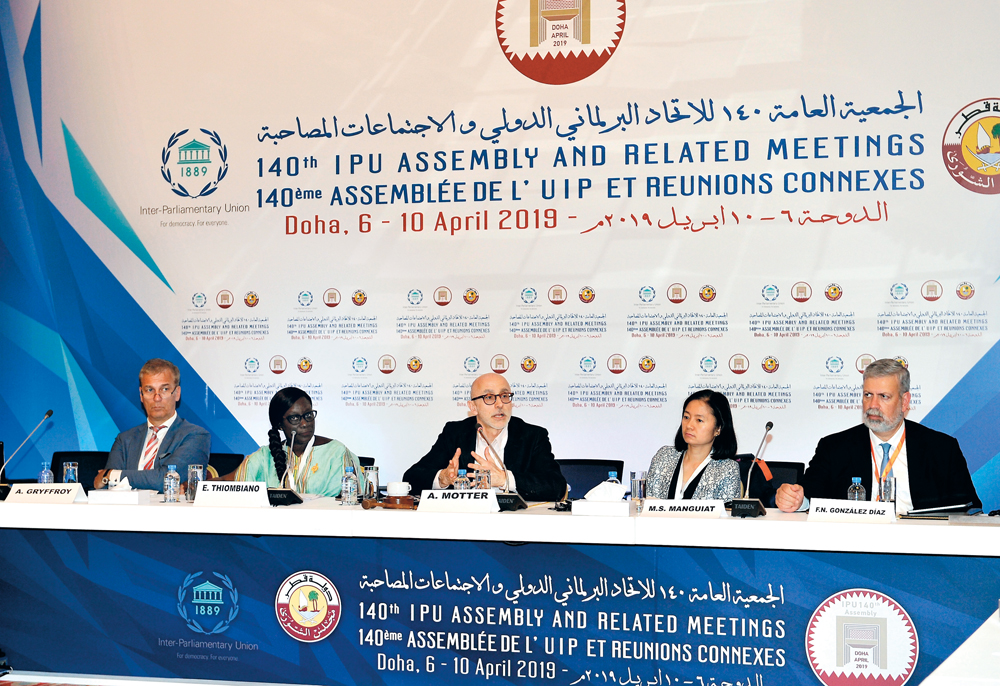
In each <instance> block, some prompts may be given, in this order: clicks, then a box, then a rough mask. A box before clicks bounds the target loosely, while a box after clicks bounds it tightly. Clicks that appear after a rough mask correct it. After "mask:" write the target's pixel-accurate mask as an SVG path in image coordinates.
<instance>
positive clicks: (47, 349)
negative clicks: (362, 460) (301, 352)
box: [0, 3, 255, 478]
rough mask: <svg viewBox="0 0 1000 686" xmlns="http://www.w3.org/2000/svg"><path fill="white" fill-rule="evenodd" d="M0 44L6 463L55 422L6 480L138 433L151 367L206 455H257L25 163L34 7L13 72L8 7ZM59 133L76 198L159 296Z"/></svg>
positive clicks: (34, 70)
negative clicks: (163, 374)
mask: <svg viewBox="0 0 1000 686" xmlns="http://www.w3.org/2000/svg"><path fill="white" fill-rule="evenodd" d="M0 32H2V37H3V47H4V50H3V52H2V53H0V60H2V64H0V68H2V73H3V74H5V75H9V78H2V79H0V227H2V228H0V360H2V365H3V372H2V374H0V438H2V439H3V440H5V442H6V452H7V454H8V456H9V455H10V453H11V452H12V451H13V449H14V448H15V447H16V446H17V445H18V444H19V443H20V442H21V441H22V440H23V439H24V437H25V436H27V434H28V432H30V431H31V429H32V428H34V426H35V425H36V424H37V423H38V422H39V420H41V418H42V415H43V414H44V412H45V411H46V410H47V409H52V410H54V416H53V417H52V419H50V420H49V421H48V422H46V423H45V425H44V426H43V427H42V428H41V429H39V431H38V432H37V433H36V434H35V436H34V437H33V438H32V440H31V441H30V442H29V443H28V444H27V445H25V447H24V448H23V449H22V450H21V452H20V453H19V455H18V457H17V459H16V461H14V462H13V463H12V464H11V465H10V466H9V467H8V474H9V475H10V476H11V477H12V478H27V477H31V476H33V475H34V474H36V473H37V472H38V469H39V465H40V463H41V462H42V461H43V460H48V459H49V458H50V457H51V454H52V452H53V451H56V450H78V449H79V450H108V449H110V447H111V444H112V442H113V441H114V438H115V435H116V434H117V433H118V432H119V431H121V430H123V429H126V428H128V427H131V426H136V425H138V424H141V423H142V422H143V421H145V418H144V415H143V412H142V410H141V408H140V404H139V402H138V400H139V398H138V392H137V391H138V388H137V387H138V378H137V373H138V370H139V368H140V367H141V366H142V364H143V362H145V361H146V360H147V359H149V358H152V357H163V358H166V359H170V360H172V361H174V362H175V363H176V364H177V365H178V366H179V367H180V369H181V378H182V386H183V388H184V395H183V403H182V405H181V408H180V413H181V414H182V415H183V416H184V417H185V418H186V419H188V420H190V421H192V422H194V423H195V424H199V425H201V426H204V427H205V428H207V429H208V430H209V432H210V433H211V435H212V449H213V451H215V452H238V453H244V454H246V453H249V452H250V451H252V450H253V449H254V448H255V444H254V442H253V441H252V440H251V438H250V436H249V434H247V432H246V430H245V429H243V427H242V426H241V425H240V424H239V422H237V421H236V419H235V418H234V417H233V415H232V413H231V412H230V411H229V410H228V409H227V408H226V406H225V405H224V404H223V403H222V402H221V401H220V400H219V398H218V397H217V396H216V394H215V393H214V392H213V391H212V389H210V388H208V387H207V385H206V383H205V381H204V380H203V379H202V378H201V377H200V376H199V375H198V374H197V372H195V370H194V369H193V368H192V367H191V366H190V365H189V364H188V363H187V362H186V361H185V360H184V359H183V358H182V356H181V355H180V353H179V352H178V351H177V349H176V348H175V347H174V346H173V345H172V344H171V343H170V341H169V340H168V339H167V338H166V336H164V335H163V333H162V332H161V331H160V330H159V329H158V328H157V326H156V325H155V324H154V323H153V321H152V320H151V319H150V318H149V316H148V315H147V314H146V313H145V312H144V311H143V309H142V308H141V307H140V306H139V305H138V304H137V303H136V301H135V300H134V299H133V298H132V297H131V296H130V295H129V293H128V292H127V291H126V290H125V288H124V287H123V286H122V284H121V283H120V282H119V281H118V280H117V279H116V278H115V277H114V275H113V274H112V273H111V272H110V271H109V269H108V268H107V267H106V266H105V265H104V264H103V263H102V262H101V260H100V259H99V258H98V257H97V255H96V254H95V253H94V252H93V250H91V248H90V247H89V246H88V245H87V243H86V242H85V241H84V240H83V239H82V238H81V237H80V235H79V234H78V233H77V231H76V230H75V229H74V228H73V226H71V225H70V224H69V223H68V222H67V221H66V219H65V217H63V216H62V214H61V213H60V212H59V211H58V209H57V208H56V207H55V205H54V204H53V203H52V202H51V201H50V200H49V198H47V197H46V195H45V193H44V191H43V190H42V188H41V187H40V186H39V184H38V182H37V180H36V178H35V176H34V174H33V173H32V171H31V169H30V168H29V166H28V164H27V162H26V161H25V154H24V150H23V149H22V141H23V140H31V139H32V138H35V139H36V140H37V141H38V144H39V148H40V147H41V138H42V137H41V132H40V125H41V111H42V107H41V106H42V103H41V83H40V80H41V68H40V43H41V39H42V32H43V27H42V24H41V7H39V9H38V13H37V14H36V16H35V20H34V22H33V24H32V29H31V35H30V37H29V40H28V42H27V47H26V51H25V55H24V56H23V57H22V58H20V59H17V60H16V61H12V60H11V57H12V55H13V56H14V57H17V55H16V51H12V50H11V47H12V46H16V45H17V42H16V37H15V35H14V29H13V25H12V20H11V15H10V8H9V6H8V5H7V3H3V5H2V6H0ZM17 72H21V73H22V74H23V78H24V79H25V80H26V82H27V85H28V88H27V94H28V96H29V98H27V99H25V101H23V102H22V101H18V100H17V98H16V97H15V90H16V89H15V88H14V86H13V84H14V83H16V82H18V81H19V79H18V78H16V77H15V74H16V73H17ZM19 109H20V110H21V111H29V110H30V111H31V112H32V113H33V117H32V119H31V120H32V121H33V122H34V124H35V127H36V132H35V134H36V135H35V136H33V137H31V138H27V139H25V138H22V136H21V135H20V132H19V126H18V122H19V119H18V117H17V112H18V110H19ZM21 121H23V120H21ZM64 133H65V140H66V144H67V152H68V153H72V154H70V158H72V159H70V160H67V162H66V163H67V164H69V166H70V167H71V171H72V177H73V183H74V191H75V193H76V195H77V196H78V197H79V198H80V199H81V201H83V202H84V204H85V205H87V207H88V208H90V209H91V211H93V212H94V214H95V215H96V216H97V217H98V218H99V219H101V221H103V222H104V223H105V224H106V225H107V226H108V228H109V230H111V232H112V233H113V234H114V235H116V236H117V237H118V238H119V239H121V240H122V242H123V243H125V245H126V246H127V247H128V248H129V249H130V250H132V251H133V252H134V253H135V254H136V256H137V257H139V259H140V260H142V262H143V263H144V264H146V266H147V267H148V268H149V269H150V271H152V272H153V274H155V275H156V276H157V277H158V278H159V279H160V280H161V281H162V282H163V283H164V284H165V285H167V288H169V284H167V280H166V277H165V276H164V275H163V274H162V273H161V272H160V270H159V269H158V268H157V266H156V264H155V263H154V262H153V260H152V257H151V256H149V254H148V253H147V252H146V249H145V247H144V246H143V245H142V243H141V242H140V241H139V239H138V237H136V236H135V233H134V232H133V231H132V230H131V228H130V227H129V226H128V224H127V222H124V218H123V217H122V215H121V212H120V211H119V210H118V208H117V205H116V204H115V202H114V200H113V199H112V198H111V197H110V196H109V195H108V194H107V191H106V189H105V188H104V186H103V184H102V183H101V181H100V179H99V178H98V176H97V174H96V172H94V170H93V169H92V168H91V167H90V165H89V164H88V163H87V162H86V158H85V157H84V156H83V153H82V151H80V150H79V148H78V147H76V146H75V144H74V143H73V141H72V136H71V134H70V133H69V131H68V129H65V131H64ZM52 152H53V151H50V157H49V159H50V160H52V159H53V158H54V155H53V154H52ZM122 222H124V223H122ZM25 397H31V398H34V399H36V400H37V402H33V403H25V402H23V398H25Z"/></svg>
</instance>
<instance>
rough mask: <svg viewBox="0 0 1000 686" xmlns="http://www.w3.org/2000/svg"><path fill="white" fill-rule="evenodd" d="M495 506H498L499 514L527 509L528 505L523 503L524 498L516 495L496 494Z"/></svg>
mask: <svg viewBox="0 0 1000 686" xmlns="http://www.w3.org/2000/svg"><path fill="white" fill-rule="evenodd" d="M497 504H498V505H500V511H501V512H512V511H514V510H527V509H528V504H527V503H526V502H524V498H522V497H521V496H519V495H518V494H517V493H497Z"/></svg>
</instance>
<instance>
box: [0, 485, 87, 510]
mask: <svg viewBox="0 0 1000 686" xmlns="http://www.w3.org/2000/svg"><path fill="white" fill-rule="evenodd" d="M7 502H8V503H55V504H59V505H69V504H70V503H85V502H87V494H86V493H85V492H84V490H83V486H82V485H81V484H15V485H13V486H11V487H10V494H9V495H8V496H7Z"/></svg>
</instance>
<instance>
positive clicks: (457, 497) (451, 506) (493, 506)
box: [417, 489, 500, 513]
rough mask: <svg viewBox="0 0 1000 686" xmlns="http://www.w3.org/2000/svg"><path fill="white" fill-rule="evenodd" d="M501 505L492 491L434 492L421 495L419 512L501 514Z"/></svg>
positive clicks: (418, 506)
mask: <svg viewBox="0 0 1000 686" xmlns="http://www.w3.org/2000/svg"><path fill="white" fill-rule="evenodd" d="M499 511H500V503H498V502H497V494H496V493H494V492H493V490H492V489H476V490H472V491H447V490H445V491H433V490H427V491H423V492H422V493H421V494H420V504H419V505H417V512H464V513H470V512H499Z"/></svg>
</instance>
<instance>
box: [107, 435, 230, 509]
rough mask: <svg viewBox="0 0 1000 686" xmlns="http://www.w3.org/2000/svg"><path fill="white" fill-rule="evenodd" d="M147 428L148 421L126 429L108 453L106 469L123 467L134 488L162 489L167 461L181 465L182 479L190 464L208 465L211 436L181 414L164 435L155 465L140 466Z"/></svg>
mask: <svg viewBox="0 0 1000 686" xmlns="http://www.w3.org/2000/svg"><path fill="white" fill-rule="evenodd" d="M146 431H147V425H146V424H145V423H143V424H141V425H140V426H136V427H134V428H131V429H129V430H128V431H122V432H121V433H120V434H118V437H117V438H115V444H114V445H113V446H111V452H110V453H109V454H108V465H107V467H106V469H120V470H122V478H125V477H126V476H127V477H128V482H129V484H130V485H131V486H132V488H145V489H149V490H153V491H162V490H163V477H164V475H165V474H166V473H167V465H171V464H172V465H177V473H178V474H180V475H181V481H186V480H187V468H188V465H191V464H200V465H205V467H206V468H207V467H208V455H209V452H210V451H211V442H212V439H211V436H210V435H209V433H208V431H206V430H205V429H203V428H201V427H200V426H195V425H194V424H192V423H191V422H188V421H185V420H184V419H181V418H180V417H178V418H177V419H176V420H174V423H173V424H171V425H170V428H169V429H167V432H166V433H165V434H163V436H162V438H161V439H160V448H159V450H157V451H156V460H155V461H154V462H153V468H152V469H146V470H140V469H139V460H140V458H141V457H142V453H143V448H145V447H146V446H145V442H146Z"/></svg>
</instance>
